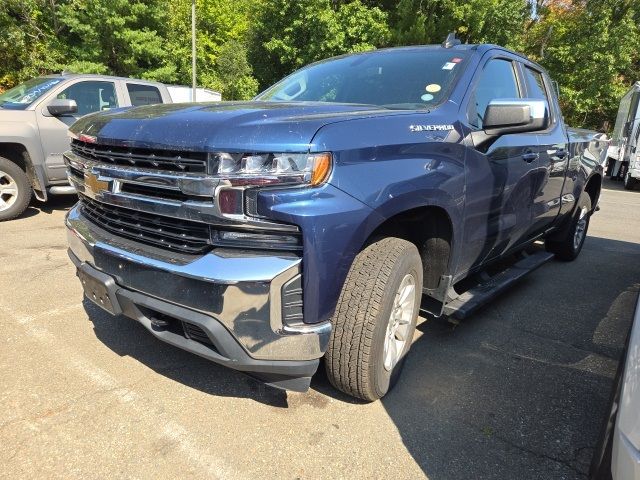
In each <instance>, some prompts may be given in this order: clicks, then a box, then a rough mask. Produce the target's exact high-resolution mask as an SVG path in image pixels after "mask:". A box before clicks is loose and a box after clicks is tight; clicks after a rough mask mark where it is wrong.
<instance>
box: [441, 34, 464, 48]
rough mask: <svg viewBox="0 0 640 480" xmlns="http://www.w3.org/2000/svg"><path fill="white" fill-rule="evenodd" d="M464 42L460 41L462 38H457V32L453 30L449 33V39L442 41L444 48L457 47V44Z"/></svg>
mask: <svg viewBox="0 0 640 480" xmlns="http://www.w3.org/2000/svg"><path fill="white" fill-rule="evenodd" d="M461 43H462V42H461V41H460V39H458V38H456V32H451V33H450V34H449V35H447V39H446V40H445V41H444V42H442V46H443V47H444V48H451V47H455V46H456V45H460V44H461Z"/></svg>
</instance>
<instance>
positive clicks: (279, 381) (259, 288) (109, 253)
mask: <svg viewBox="0 0 640 480" xmlns="http://www.w3.org/2000/svg"><path fill="white" fill-rule="evenodd" d="M66 225H67V237H68V241H69V255H70V257H71V260H72V261H73V263H74V264H75V265H76V267H77V268H81V267H82V266H83V265H88V266H89V268H91V269H95V270H96V271H97V272H100V273H101V274H106V275H107V276H108V277H111V278H113V280H114V282H115V288H116V290H115V296H116V297H117V301H118V303H119V306H120V308H121V310H122V313H123V314H124V315H126V316H128V317H130V318H133V319H135V320H137V321H139V322H140V323H142V324H143V325H144V326H145V327H147V329H148V330H149V331H150V332H151V333H152V334H153V335H155V336H156V337H157V338H159V339H160V340H163V341H165V342H168V343H171V344H173V345H175V346H177V347H179V348H182V349H185V350H188V351H190V352H192V353H195V354H197V355H200V356H202V357H205V358H207V359H209V360H212V361H214V362H216V363H219V364H222V365H226V366H228V367H230V368H233V369H236V370H240V371H244V372H247V373H249V374H251V375H253V376H256V377H258V378H259V379H261V380H263V381H265V382H267V383H270V384H272V385H274V386H277V387H281V388H287V389H291V390H299V391H303V390H306V389H307V388H308V386H309V382H310V379H311V376H312V375H313V373H315V371H316V369H317V367H318V363H319V359H320V357H322V355H323V354H324V351H325V350H326V347H327V343H328V341H329V335H330V333H331V324H330V323H329V322H323V323H319V324H313V325H311V324H304V323H302V322H297V323H287V322H283V314H282V312H283V300H282V298H283V297H282V294H283V286H285V285H287V284H290V283H291V281H292V280H295V279H296V277H298V276H299V275H300V274H301V270H300V264H301V260H300V258H299V257H298V256H296V255H294V254H287V253H281V254H280V253H269V254H265V253H262V252H250V251H237V250H229V249H216V250H214V251H212V252H210V253H207V254H205V255H200V256H190V255H182V254H179V253H172V252H167V251H166V250H162V249H156V248H154V247H149V246H143V245H141V244H138V243H136V242H132V241H129V240H125V239H123V238H119V237H114V236H113V235H111V234H110V233H108V232H106V231H104V230H102V229H101V228H99V227H97V226H95V225H94V224H93V223H91V222H89V221H88V220H87V219H85V218H83V216H82V213H81V209H80V207H79V206H78V205H77V206H76V207H74V208H73V209H72V210H71V211H70V212H69V213H68V215H67V219H66ZM157 318H162V319H163V320H164V321H165V322H166V321H168V323H169V326H168V327H166V328H159V327H158V326H157V325H158V323H159V322H157V321H155V320H157ZM185 322H186V323H187V324H189V325H196V326H197V327H198V328H199V329H200V330H201V331H203V332H204V333H205V334H206V336H207V337H208V342H204V343H203V342H202V341H199V340H197V339H193V338H189V337H190V336H189V334H188V333H186V334H185V333H184V331H183V330H182V329H181V324H184V323H185ZM160 323H162V322H160ZM196 338H197V336H196ZM200 340H201V339H200Z"/></svg>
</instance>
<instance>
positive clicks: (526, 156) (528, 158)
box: [522, 152, 538, 163]
mask: <svg viewBox="0 0 640 480" xmlns="http://www.w3.org/2000/svg"><path fill="white" fill-rule="evenodd" d="M522 159H523V160H524V161H525V162H527V163H531V162H533V161H534V160H537V159H538V154H537V153H534V152H531V153H523V154H522Z"/></svg>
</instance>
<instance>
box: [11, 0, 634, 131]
mask: <svg viewBox="0 0 640 480" xmlns="http://www.w3.org/2000/svg"><path fill="white" fill-rule="evenodd" d="M197 12H198V15H197V18H198V22H197V27H198V28H197V31H198V37H197V40H198V42H197V45H198V51H197V53H198V65H197V66H198V83H199V85H201V86H205V87H209V88H213V89H215V90H218V91H220V92H221V93H222V95H223V98H225V99H246V98H251V97H252V96H253V95H255V94H256V93H257V92H258V90H259V89H260V88H264V87H266V86H268V85H269V84H271V83H273V82H274V81H276V80H278V79H279V78H281V77H282V76H284V75H286V74H288V73H290V72H292V71H293V70H295V69H297V68H299V67H301V66H303V65H305V64H307V63H310V62H313V61H316V60H320V59H323V58H326V57H329V56H333V55H339V54H342V53H347V52H356V51H363V50H369V49H373V48H380V47H387V46H395V45H410V44H429V43H440V42H442V40H443V39H444V38H445V36H446V34H447V33H448V32H451V31H454V32H456V33H457V34H458V36H459V38H461V39H462V40H463V41H464V42H469V43H485V42H488V43H495V44H499V45H504V46H506V47H509V48H512V49H515V50H518V51H521V52H523V53H525V54H527V55H528V56H530V57H531V58H533V59H534V60H536V61H538V62H540V63H541V64H542V65H543V66H544V67H545V68H547V69H548V70H549V72H550V74H551V76H552V77H553V78H554V79H555V80H557V81H558V83H559V84H560V90H561V103H562V106H563V112H564V114H565V116H566V117H567V120H568V121H569V122H571V123H572V124H574V125H577V126H585V127H592V128H602V129H610V128H611V127H612V122H613V119H614V116H615V111H616V109H617V104H618V102H619V99H620V97H621V96H622V94H623V93H624V91H625V90H626V89H627V88H628V87H629V86H630V85H631V84H632V83H633V82H634V81H636V80H640V52H639V50H638V49H637V45H638V41H639V40H640V0H468V1H459V0H397V1H396V0H305V1H304V2H301V1H298V0H233V1H231V0H197ZM0 44H1V45H2V46H3V48H2V50H0V89H2V88H8V87H11V86H13V85H14V84H16V83H18V82H20V81H22V80H24V79H26V78H29V77H33V76H36V75H40V74H46V73H52V72H60V71H62V70H63V69H67V70H72V71H75V72H78V73H111V74H118V75H125V76H133V77H141V78H147V79H154V80H159V81H162V82H166V83H178V84H190V82H191V0H3V1H2V2H0Z"/></svg>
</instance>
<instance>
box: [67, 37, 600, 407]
mask: <svg viewBox="0 0 640 480" xmlns="http://www.w3.org/2000/svg"><path fill="white" fill-rule="evenodd" d="M71 132H72V136H73V140H72V144H71V150H70V151H69V152H67V153H66V154H65V160H66V164H67V167H68V176H69V180H70V182H71V183H72V185H74V186H75V188H76V189H77V191H78V193H79V197H80V201H79V202H78V204H77V205H76V206H75V207H74V208H73V209H72V210H71V211H70V212H69V214H68V216H67V219H66V225H67V229H68V239H69V245H70V249H69V254H70V257H71V260H72V261H73V263H74V264H75V265H76V267H77V271H78V276H79V278H80V280H81V282H82V284H83V286H84V291H85V295H86V296H87V297H88V298H89V300H91V301H93V302H95V303H96V304H98V305H99V306H100V307H102V308H103V309H105V310H107V311H108V312H110V313H111V314H114V315H119V314H124V315H126V316H128V317H131V318H133V319H135V320H137V321H139V322H140V323H142V324H143V325H144V326H145V327H146V328H147V329H148V330H149V331H150V332H151V333H152V334H153V335H155V336H156V337H157V338H159V339H160V340H163V341H165V342H168V343H170V344H172V345H175V346H177V347H179V348H182V349H185V350H188V351H190V352H193V353H195V354H198V355H200V356H202V357H205V358H207V359H210V360H212V361H214V362H216V363H219V364H222V365H226V366H228V367H231V368H233V369H236V370H240V371H244V372H246V373H248V374H250V375H251V376H253V377H256V378H258V379H260V380H261V381H264V382H266V383H268V384H271V385H274V386H276V387H279V388H284V389H290V390H295V391H305V390H306V389H307V388H308V387H309V384H310V380H311V377H312V375H313V374H314V373H315V372H316V370H317V368H318V366H319V364H320V361H321V360H322V359H324V366H325V368H326V371H327V375H328V378H329V380H330V381H331V383H332V384H333V385H334V386H335V387H337V388H338V389H340V390H342V391H344V392H346V393H348V394H350V395H353V396H355V397H358V398H361V399H365V400H369V401H372V400H375V399H378V398H380V397H382V396H383V395H385V394H386V393H387V391H389V389H390V388H391V387H392V386H393V384H394V383H395V382H396V381H397V379H398V377H399V374H400V371H401V369H402V365H403V362H404V359H405V358H406V355H407V353H408V352H409V348H410V347H411V340H412V337H413V334H414V330H415V326H416V320H417V318H418V315H419V313H420V312H421V311H422V312H424V313H425V314H432V315H434V316H445V317H448V318H464V317H465V316H468V315H469V314H470V313H471V312H473V311H474V310H475V309H476V308H477V307H479V306H481V305H482V304H483V303H485V302H487V301H488V300H490V299H491V298H493V297H495V296H496V295H497V294H498V293H500V292H501V291H503V290H504V289H505V288H507V287H508V286H509V285H511V284H512V283H513V282H514V281H516V280H517V279H518V278H520V277H521V276H522V275H524V274H525V273H527V272H528V271H531V270H532V269H533V268H536V267H537V266H539V265H541V264H542V263H544V262H545V261H547V260H549V259H550V258H552V257H553V256H555V257H557V258H558V259H561V260H565V261H568V260H573V259H575V258H576V257H577V256H578V254H579V253H580V250H581V248H582V245H583V242H584V240H585V236H586V231H587V227H588V225H589V218H590V216H591V214H592V213H593V212H594V211H595V210H596V206H597V203H598V197H599V194H600V189H601V179H602V171H601V167H600V165H601V161H600V159H601V158H602V155H603V154H604V152H605V151H606V147H607V145H606V143H605V142H603V141H601V139H600V137H599V136H598V135H597V134H595V133H592V132H587V131H578V130H568V129H567V128H566V127H565V125H564V123H563V119H562V115H561V113H560V109H559V106H558V100H557V97H556V93H555V90H554V87H553V83H552V81H551V80H550V78H549V77H548V75H547V74H546V73H545V71H544V70H543V69H542V68H541V67H540V66H539V65H537V64H535V63H533V62H531V61H529V60H528V59H527V58H525V57H523V56H521V55H519V54H517V53H514V52H512V51H509V50H506V49H504V48H501V47H498V46H494V45H460V44H459V42H457V41H452V40H448V41H447V42H445V43H444V44H443V45H435V46H416V47H404V48H392V49H386V50H378V51H372V52H366V53H358V54H353V55H346V56H341V57H336V58H332V59H329V60H326V61H322V62H319V63H315V64H312V65H310V66H307V67H305V68H302V69H301V70H299V71H296V72H294V73H293V74H291V75H290V76H288V77H286V78H285V79H283V80H282V81H280V82H279V83H277V84H275V85H273V86H272V87H270V88H268V89H267V90H265V91H264V92H263V93H262V94H260V95H259V96H258V97H256V98H255V99H254V100H253V101H251V102H241V103H237V102H233V103H230V102H223V103H217V104H215V105H214V104H211V105H187V104H184V105H156V106H142V107H135V108H129V109H120V110H112V111H108V112H101V113H97V114H94V115H90V116H87V117H85V118H83V119H81V120H80V121H78V122H77V123H76V124H75V125H74V126H73V127H72V128H71Z"/></svg>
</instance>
